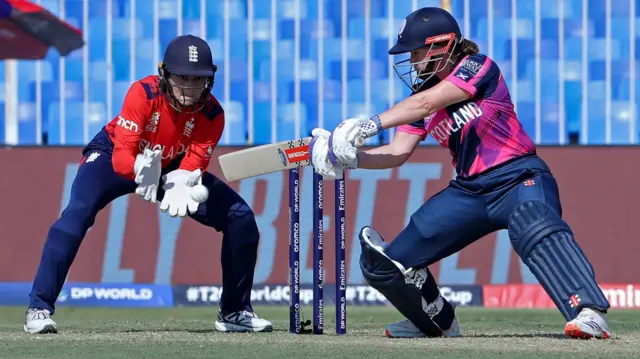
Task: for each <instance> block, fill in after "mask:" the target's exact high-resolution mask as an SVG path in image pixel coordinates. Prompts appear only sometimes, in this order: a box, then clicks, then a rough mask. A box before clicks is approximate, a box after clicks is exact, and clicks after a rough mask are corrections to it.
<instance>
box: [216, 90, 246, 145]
mask: <svg viewBox="0 0 640 359" xmlns="http://www.w3.org/2000/svg"><path fill="white" fill-rule="evenodd" d="M224 112H225V115H224V116H225V117H224V118H225V130H224V133H223V135H222V138H221V139H220V143H221V144H224V145H235V146H237V145H245V144H246V143H247V120H246V118H247V111H246V109H245V107H244V106H243V102H240V101H229V103H228V104H227V105H226V106H225V108H224Z"/></svg>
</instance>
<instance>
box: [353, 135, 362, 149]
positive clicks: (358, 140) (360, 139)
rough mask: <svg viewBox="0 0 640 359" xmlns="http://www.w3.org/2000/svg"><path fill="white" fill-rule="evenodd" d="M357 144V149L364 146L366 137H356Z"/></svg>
mask: <svg viewBox="0 0 640 359" xmlns="http://www.w3.org/2000/svg"><path fill="white" fill-rule="evenodd" d="M355 143H356V147H360V146H362V145H364V137H362V136H358V137H356V141H355Z"/></svg>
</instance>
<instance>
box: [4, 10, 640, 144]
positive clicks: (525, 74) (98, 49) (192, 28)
mask: <svg viewBox="0 0 640 359" xmlns="http://www.w3.org/2000/svg"><path fill="white" fill-rule="evenodd" d="M631 1H635V0H631ZM40 3H41V4H42V5H43V6H44V7H45V8H47V9H49V10H50V11H52V12H53V13H54V14H58V13H59V11H60V10H61V9H60V7H59V5H60V1H58V0H43V1H41V2H40ZM201 3H202V2H201V0H182V6H183V8H182V11H177V9H176V5H177V4H178V2H177V1H175V0H159V1H158V5H159V6H158V12H157V13H154V11H155V9H154V6H152V5H151V4H150V3H149V4H147V3H146V2H144V1H136V3H135V5H136V9H135V18H133V20H131V11H130V10H131V9H130V5H131V2H130V1H129V0H115V1H113V2H112V3H111V5H112V14H111V15H112V18H111V19H112V23H111V25H112V27H111V30H112V33H111V34H110V36H107V29H106V23H107V16H106V11H107V2H106V1H97V2H95V3H93V2H90V4H91V6H89V9H88V10H89V16H90V20H89V25H88V29H86V30H88V33H89V41H88V43H87V45H86V46H87V50H88V51H89V56H88V59H87V60H88V61H89V71H88V72H89V75H88V76H89V78H88V79H84V67H83V65H84V53H83V51H81V50H80V51H75V52H73V53H72V54H70V55H68V56H67V57H66V58H65V62H64V69H65V76H64V78H63V80H64V81H65V87H66V91H65V92H66V99H65V101H66V104H68V106H67V116H66V117H67V122H68V123H74V121H76V122H78V121H79V123H82V121H83V120H84V119H82V118H81V116H78V113H79V112H78V111H77V110H78V108H77V104H82V103H83V100H84V93H83V87H82V85H83V82H84V81H85V80H87V81H88V86H89V98H88V99H87V100H88V101H89V104H90V106H93V108H95V109H96V111H97V113H99V114H98V115H96V116H93V117H92V119H93V120H91V121H89V122H88V123H89V124H90V128H91V129H90V132H91V133H92V134H93V133H95V132H97V131H98V130H99V129H100V127H101V126H102V125H104V123H105V121H106V108H107V88H106V85H107V83H108V82H110V83H111V84H112V89H111V91H112V93H111V98H112V112H116V111H118V108H119V106H120V105H121V102H122V98H123V96H124V93H125V92H126V89H127V88H128V85H129V82H130V80H131V79H130V75H131V70H132V69H131V66H132V65H133V66H135V71H133V72H134V73H133V75H135V79H136V80H137V79H140V78H142V77H146V76H148V75H152V74H155V73H156V66H157V64H156V61H159V60H160V59H161V57H162V55H163V53H164V49H165V47H166V45H167V44H168V43H169V41H171V40H172V39H173V38H174V37H175V36H176V35H177V33H178V29H177V27H178V18H177V16H178V15H179V14H182V31H183V33H192V34H196V35H199V34H200V28H201V18H204V19H205V20H206V27H205V28H206V38H207V41H208V43H209V45H210V47H211V50H212V54H213V59H214V62H215V63H216V64H218V66H219V71H218V73H217V74H216V85H215V87H214V90H213V92H214V94H215V95H216V96H218V97H219V98H220V99H221V100H222V99H224V97H225V77H228V78H227V79H226V80H228V81H229V84H230V87H229V89H230V92H229V93H228V94H229V99H230V100H231V102H230V103H229V104H227V107H229V108H227V109H226V110H227V112H228V117H229V118H230V120H229V121H231V119H232V120H233V123H234V125H233V129H230V130H229V131H231V132H229V133H228V134H225V136H227V139H228V141H229V143H233V144H241V143H242V141H244V138H245V137H246V136H247V133H246V131H247V130H248V127H247V125H246V122H247V121H248V111H247V106H248V99H249V96H250V95H251V96H252V98H253V100H254V102H255V103H254V109H253V111H254V114H255V116H254V120H255V121H254V124H255V126H254V129H255V130H254V131H255V132H254V136H255V140H256V142H255V143H256V144H260V143H266V142H270V141H271V140H272V136H271V121H272V118H271V99H272V97H273V98H275V99H276V100H277V103H278V110H277V113H278V114H277V116H275V117H276V118H275V120H274V121H277V126H276V130H277V131H278V133H276V136H275V138H287V136H290V135H291V134H292V132H291V131H292V129H291V126H290V124H291V121H293V118H294V117H293V116H294V115H293V114H292V110H291V106H292V104H294V102H295V91H294V90H295V82H294V81H296V80H297V79H299V80H300V101H301V104H302V105H303V106H301V115H300V116H302V117H301V118H302V126H301V128H304V129H305V130H308V129H311V128H313V126H316V125H317V123H318V122H319V119H318V113H319V108H320V107H321V108H322V109H323V112H324V116H323V119H321V120H320V121H321V122H322V121H324V122H325V124H326V125H327V126H328V127H331V126H334V127H335V125H337V123H339V121H341V120H342V119H343V113H342V100H343V98H342V90H343V88H342V85H343V83H342V76H343V71H342V67H343V63H342V61H343V60H346V74H345V75H346V79H347V82H346V84H345V85H347V86H348V87H347V92H346V95H347V98H346V99H345V100H346V103H345V105H346V109H347V111H346V113H345V114H344V115H347V116H351V115H353V114H354V113H355V114H363V115H364V113H363V110H362V108H363V104H364V103H365V102H366V101H367V98H370V99H371V104H372V107H373V108H374V109H375V110H378V109H380V108H386V106H388V104H389V93H390V91H389V89H390V86H392V87H391V88H392V89H393V94H394V98H393V101H399V100H401V99H403V98H404V97H406V96H407V95H408V92H409V91H408V89H407V87H406V86H405V85H404V83H402V81H400V79H399V78H398V77H397V75H396V73H395V71H393V68H392V67H390V66H389V65H390V64H391V63H393V62H396V61H398V60H400V59H403V58H405V57H406V56H405V55H402V56H389V55H388V53H387V51H388V49H389V39H391V40H392V42H395V40H396V35H397V31H398V28H399V26H400V23H401V21H402V19H403V18H404V17H405V16H406V15H408V14H409V13H410V12H412V11H413V6H414V3H415V5H416V6H418V7H422V6H440V0H418V1H415V2H414V1H409V0H406V1H404V0H403V1H400V0H396V1H393V2H389V1H386V0H348V1H346V2H345V4H346V8H347V9H346V24H345V26H346V29H345V30H346V32H347V38H345V39H344V41H343V39H342V38H341V35H342V30H343V29H342V25H343V24H342V15H343V14H342V4H343V1H342V0H324V1H323V2H319V0H300V1H299V4H300V8H299V10H300V11H299V13H297V12H296V7H295V4H296V1H295V0H282V1H276V2H275V5H276V12H277V13H276V16H275V17H276V23H275V24H274V25H275V27H276V35H277V36H276V38H277V42H276V44H275V47H274V48H272V45H271V38H272V32H271V27H272V26H271V25H272V24H271V15H272V14H271V7H272V4H271V1H257V0H253V2H252V4H253V28H252V29H249V28H248V25H249V23H248V20H247V11H248V9H247V6H248V1H247V0H229V1H228V2H225V1H205V2H204V4H205V6H206V12H205V14H201V13H200V10H201V8H200V6H201ZM562 3H563V4H564V8H562V11H560V8H559V2H558V1H557V0H540V20H541V22H540V33H541V39H540V40H541V42H540V46H541V48H540V52H539V55H541V60H542V61H541V63H540V73H539V74H536V71H535V61H534V59H535V55H536V48H535V39H534V37H535V21H536V17H535V15H536V14H535V2H534V1H518V2H517V4H516V5H517V9H516V13H517V19H518V21H517V23H516V33H515V34H514V35H515V36H514V37H513V38H514V39H515V40H516V41H517V46H518V47H517V50H518V54H517V58H515V57H514V56H513V54H512V51H511V41H512V32H511V24H512V20H511V5H512V0H493V1H492V4H493V21H494V22H493V24H492V25H493V26H492V27H493V39H492V41H493V51H492V53H491V54H490V55H491V56H492V58H493V59H494V61H496V63H497V64H498V65H499V66H500V68H501V70H502V74H503V76H504V79H505V81H507V83H508V85H509V89H510V91H511V92H512V95H513V96H514V99H515V100H516V102H517V105H518V115H519V117H520V119H521V121H522V122H523V124H524V125H525V128H527V131H528V132H530V134H531V135H532V136H534V135H535V133H534V132H533V131H535V108H536V106H535V103H533V102H534V101H535V94H536V91H535V90H536V89H535V81H536V76H537V75H540V80H541V81H540V86H541V87H540V98H541V101H542V102H541V104H540V108H541V111H542V113H541V124H542V127H541V138H540V139H541V141H542V143H545V144H546V143H549V144H553V143H557V142H558V140H559V139H560V138H561V136H564V135H565V134H561V133H559V132H558V131H559V123H561V121H562V120H561V119H560V118H558V116H559V115H560V112H559V111H560V108H559V101H561V99H560V98H559V95H560V93H559V86H560V83H559V82H558V81H559V80H558V74H559V72H560V71H561V72H562V75H563V76H562V77H563V78H564V103H563V104H564V112H563V113H564V115H565V118H564V123H565V125H566V130H567V133H578V132H579V131H581V129H582V99H583V98H584V97H585V96H586V97H587V100H588V104H589V110H588V113H587V114H586V115H587V118H588V120H589V123H588V129H589V133H588V139H589V141H594V142H593V143H604V141H605V138H604V131H603V129H604V124H605V121H606V116H605V114H604V113H600V112H602V111H604V108H605V104H606V101H607V99H606V98H605V94H606V93H607V91H605V89H606V88H607V86H610V89H611V92H610V94H611V101H612V102H611V139H612V141H613V142H614V143H616V144H618V143H626V142H625V141H628V139H629V136H628V131H629V123H630V122H629V121H630V120H631V119H629V118H628V117H629V109H628V107H629V99H630V88H629V87H630V86H629V85H630V82H629V81H630V75H631V74H630V68H629V58H630V57H631V56H632V54H631V53H630V47H629V42H630V40H631V41H634V42H635V46H636V51H635V58H636V59H637V60H640V39H639V37H640V17H637V18H635V19H633V20H632V21H635V34H630V33H629V31H630V28H631V26H630V22H629V12H628V1H611V10H612V16H613V17H612V20H611V22H610V23H611V38H610V40H611V43H610V47H611V51H609V52H607V51H605V49H606V38H605V29H606V23H607V22H606V21H603V19H604V11H605V6H604V5H605V2H603V1H600V2H598V1H595V2H594V1H589V2H588V5H589V9H588V12H589V18H588V19H587V28H586V29H583V26H582V23H583V21H582V11H583V9H582V5H583V3H584V1H583V0H566V1H564V2H562ZM225 4H227V8H226V10H227V11H226V13H227V15H228V21H229V22H228V25H229V31H230V32H229V34H228V36H229V41H230V43H229V44H228V45H229V46H228V49H229V51H230V52H229V54H228V57H225V54H224V51H225V44H224V38H225V33H224V27H225V26H224V25H225V20H224V16H225ZM319 4H323V6H324V9H323V12H324V19H323V24H324V25H323V28H319V26H320V22H319V18H318V6H319ZM367 4H368V6H369V10H370V11H369V15H370V18H366V17H365V10H366V8H365V5H367ZM390 5H391V6H393V15H392V16H389V15H390V14H389V10H390V9H389V8H388V6H390ZM452 5H453V9H452V11H453V13H454V15H455V16H457V17H458V18H459V19H463V18H464V13H463V11H464V6H463V5H462V2H457V1H454V2H452ZM470 5H471V6H469V10H470V13H469V17H468V19H469V24H470V29H468V30H467V29H463V30H464V31H465V34H464V35H465V36H468V37H470V38H471V39H472V40H474V41H475V42H476V43H478V45H479V46H480V48H481V51H482V52H484V53H487V54H488V52H489V48H488V40H489V39H488V30H489V24H488V12H487V5H488V1H487V0H478V1H476V2H470ZM82 6H83V2H81V1H72V2H68V1H67V2H66V5H65V19H66V20H67V21H68V22H70V23H72V24H76V25H78V26H80V27H81V26H82V25H83V24H82V15H83V8H82ZM638 6H639V7H638V8H640V3H639V4H638ZM201 15H203V16H201ZM561 15H562V16H563V18H564V22H563V24H564V32H563V36H564V68H563V69H559V61H558V60H559V59H558V56H559V41H558V37H559V36H561V34H560V29H559V27H558V25H559V23H558V19H559V17H560V16H561ZM156 17H157V18H159V20H160V22H159V24H158V27H157V28H158V29H159V39H158V40H159V41H158V42H157V43H156V42H155V39H154V18H156ZM296 18H299V19H300V43H299V44H300V49H299V50H300V67H299V71H298V72H297V73H295V68H294V57H295V51H294V50H295V43H294V39H295V33H294V31H295V23H296ZM390 18H391V19H392V22H393V24H392V25H391V26H389V19H390ZM131 21H134V23H133V25H134V29H135V44H134V47H133V50H134V51H135V54H134V59H133V62H132V61H131V59H130V51H131V50H132V48H131V46H130V42H129V41H130V38H131V36H132V34H131V26H130V25H131ZM366 21H370V30H371V33H370V34H369V35H370V39H371V42H370V44H369V46H370V53H368V54H367V52H366V51H365V41H364V39H365V35H367V34H365V23H366ZM464 25H465V24H464V22H463V21H461V26H462V27H464ZM248 31H252V35H253V44H252V45H253V58H252V59H251V60H252V61H253V69H250V68H248V66H249V60H250V59H249V57H248V56H249V51H248V47H249V44H248V42H247V34H248ZM583 33H585V34H586V35H587V38H586V40H587V45H588V46H587V58H586V59H583V58H582V50H583V47H582V42H583V38H582V35H583ZM367 37H369V36H367ZM108 38H109V39H110V40H111V44H109V45H110V46H111V49H112V58H111V59H110V60H111V61H110V63H109V64H108V63H107V39H108ZM320 38H322V43H323V48H322V50H323V51H322V55H323V58H322V62H321V61H320V57H319V56H320V52H319V51H318V44H319V40H320ZM343 43H344V44H345V45H346V47H345V51H344V52H343V51H342V49H343ZM156 49H157V52H158V53H157V54H155V53H154V51H155V50H156ZM154 55H155V56H154ZM273 55H275V56H276V57H277V68H276V70H277V71H276V74H275V75H276V77H275V78H273V79H272V78H271V77H272V76H271V75H272V73H271V58H272V56H273ZM367 56H369V59H370V62H368V61H366V57H367ZM225 58H227V59H229V61H230V62H228V63H225V61H224V60H225ZM59 59H60V55H59V53H58V52H57V51H55V50H50V51H49V52H47V54H46V57H45V59H44V60H43V61H41V62H40V64H41V71H40V74H41V76H40V79H41V81H42V89H43V92H42V95H43V96H42V103H41V105H42V108H41V109H40V111H41V113H42V116H43V126H44V127H43V130H44V131H50V130H51V131H53V132H52V135H53V137H52V139H54V142H55V141H56V140H55V138H56V137H57V138H58V140H57V141H60V140H59V139H60V134H59V133H56V132H55V128H59V120H56V117H59V115H58V111H57V108H56V107H55V106H56V105H55V104H56V103H57V104H58V105H57V106H58V108H59V101H60V98H59V81H60V78H61V76H60V75H61V73H60V62H59ZM583 60H584V61H583ZM608 60H611V61H612V62H611V66H610V69H611V77H610V81H611V82H610V83H607V82H606V80H607V76H606V69H607V66H608V65H607V61H608ZM513 61H515V64H516V70H517V71H516V73H513V70H512V66H511V64H512V63H513ZM35 63H36V62H35V61H19V73H18V76H19V86H18V93H17V95H18V98H19V101H20V104H21V105H23V104H24V107H23V108H24V109H25V114H23V115H21V116H22V117H21V123H20V126H22V127H21V128H23V127H24V129H25V130H24V131H23V130H21V131H20V132H21V135H20V136H21V137H20V141H25V143H33V142H34V141H35V139H36V138H37V137H36V134H33V135H32V136H31V135H30V136H31V137H28V136H27V135H26V133H32V132H33V131H35V130H33V131H32V130H31V129H30V127H28V126H33V124H34V123H35V122H34V121H35V120H34V121H32V120H29V119H27V118H26V116H29V115H31V114H33V113H37V112H34V111H37V109H35V110H34V108H33V106H36V105H35V93H36V92H35V87H36V85H35V81H36V75H35V74H36V71H35ZM365 63H368V64H370V65H371V69H370V72H368V73H366V72H365V66H364V65H365ZM109 65H111V67H109ZM583 66H587V68H586V73H587V76H586V80H587V81H588V93H584V94H583V92H582V81H583V77H584V76H583V75H582V70H583ZM635 66H636V76H637V74H639V73H640V66H637V65H635ZM225 67H228V68H227V69H226V70H227V71H225ZM320 70H322V73H323V77H324V81H323V83H324V90H323V101H324V103H323V104H322V106H319V104H318V98H319V97H318V94H319V93H318V91H319V89H318V80H319V77H320V75H321V74H320V72H321V71H320ZM389 70H391V72H390V71H389ZM225 72H226V73H225ZM389 76H391V77H392V78H393V80H392V82H390V80H389ZM4 77H5V71H4V62H0V83H2V82H3V81H4ZM250 78H252V79H253V86H254V87H253V88H254V91H253V94H249V93H248V81H249V79H250ZM367 78H368V79H370V85H371V93H370V96H367V94H366V93H365V80H366V79H367ZM272 81H275V85H276V93H274V94H272V93H271V83H272ZM513 81H518V82H517V85H518V86H517V95H516V94H515V86H514V83H513ZM0 88H1V86H0ZM1 94H2V91H0V95H1ZM636 97H637V98H636V99H634V100H635V101H640V81H638V83H637V86H636ZM1 103H2V96H0V104H1ZM625 106H626V107H625ZM81 107H82V106H81ZM303 107H304V110H303V109H302V108H303ZM365 112H366V111H365ZM0 113H1V112H0ZM80 113H82V112H80ZM0 118H1V117H0ZM50 119H51V120H53V122H52V123H51V124H49V123H48V120H50ZM96 119H99V120H96ZM56 121H57V122H56ZM25 126H26V127H25ZM280 130H282V131H284V132H282V133H280ZM0 131H3V128H2V126H1V125H0ZM69 131H71V130H69ZM23 135H24V136H27V137H22V136H23ZM65 136H66V138H67V140H70V141H71V142H73V141H81V140H82V139H83V137H84V133H81V134H80V135H78V134H77V133H74V132H69V133H65ZM0 137H2V135H1V134H0ZM639 137H640V136H639ZM261 141H263V142H261ZM554 141H555V142H554ZM66 142H67V143H69V142H68V141H66ZM636 143H637V142H636ZM425 144H427V145H428V144H432V143H430V142H428V141H427V142H425Z"/></svg>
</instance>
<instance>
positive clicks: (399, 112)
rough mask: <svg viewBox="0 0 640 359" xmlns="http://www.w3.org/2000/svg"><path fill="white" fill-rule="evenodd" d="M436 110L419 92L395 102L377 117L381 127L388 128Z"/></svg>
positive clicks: (426, 115)
mask: <svg viewBox="0 0 640 359" xmlns="http://www.w3.org/2000/svg"><path fill="white" fill-rule="evenodd" d="M436 111H437V108H435V106H434V105H433V104H432V103H431V102H430V101H428V99H427V98H426V97H425V96H424V95H422V94H421V93H420V94H417V95H414V96H411V97H408V98H407V99H405V100H403V101H402V102H399V103H397V104H396V105H394V106H393V107H391V108H390V109H389V110H387V111H385V112H383V113H381V114H380V115H379V117H380V123H381V124H382V128H383V129H388V128H393V127H397V126H401V125H407V124H410V123H413V122H416V121H419V120H421V119H423V118H425V117H428V116H429V115H431V114H433V113H434V112H436Z"/></svg>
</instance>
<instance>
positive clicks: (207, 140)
mask: <svg viewBox="0 0 640 359" xmlns="http://www.w3.org/2000/svg"><path fill="white" fill-rule="evenodd" d="M200 122H201V123H202V124H203V125H202V126H197V127H199V128H197V127H196V129H195V131H194V135H193V140H192V141H191V144H190V145H189V148H187V151H186V153H185V156H184V158H183V159H182V161H181V162H180V167H179V168H180V169H183V170H188V171H195V170H196V169H198V168H199V169H200V170H201V171H202V172H204V171H206V170H207V167H209V162H211V156H212V155H213V150H214V149H215V147H216V146H217V145H218V141H220V137H222V131H223V130H224V112H222V111H221V109H220V112H219V113H217V114H216V115H215V116H214V117H213V119H208V118H203V119H201V120H200Z"/></svg>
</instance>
